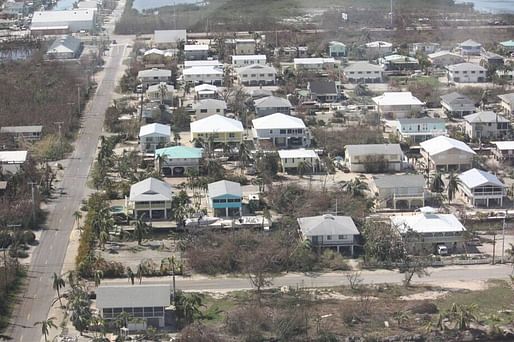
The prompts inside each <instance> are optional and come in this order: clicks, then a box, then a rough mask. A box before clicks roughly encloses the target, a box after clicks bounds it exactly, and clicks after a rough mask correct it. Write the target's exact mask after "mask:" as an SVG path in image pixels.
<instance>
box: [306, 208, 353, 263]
mask: <svg viewBox="0 0 514 342" xmlns="http://www.w3.org/2000/svg"><path fill="white" fill-rule="evenodd" d="M298 226H299V227H300V234H301V236H302V238H303V239H304V240H309V241H310V243H311V245H312V247H313V248H319V249H321V248H330V249H332V248H333V249H335V250H337V252H339V253H341V252H346V253H347V254H349V255H351V256H353V254H354V248H355V246H356V245H358V244H359V243H358V241H357V239H358V236H359V231H358V230H357V227H356V226H355V223H354V222H353V220H352V218H351V217H350V216H335V215H330V214H326V215H321V216H312V217H300V218H298Z"/></svg>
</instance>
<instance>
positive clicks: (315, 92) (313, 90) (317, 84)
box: [307, 79, 340, 103]
mask: <svg viewBox="0 0 514 342" xmlns="http://www.w3.org/2000/svg"><path fill="white" fill-rule="evenodd" d="M307 89H308V90H309V92H310V95H311V100H314V101H318V102H321V103H332V102H336V101H338V100H339V97H340V96H339V91H338V90H337V87H336V83H335V82H334V81H330V80H321V79H320V80H312V81H309V82H308V83H307Z"/></svg>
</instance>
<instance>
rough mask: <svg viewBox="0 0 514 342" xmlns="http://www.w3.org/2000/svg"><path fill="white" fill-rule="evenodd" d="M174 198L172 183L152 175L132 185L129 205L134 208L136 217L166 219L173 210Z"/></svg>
mask: <svg viewBox="0 0 514 342" xmlns="http://www.w3.org/2000/svg"><path fill="white" fill-rule="evenodd" d="M172 199H173V193H172V187H171V185H169V184H168V183H166V182H163V181H161V180H158V179H156V178H152V177H150V178H147V179H145V180H142V181H140V182H138V183H136V184H133V185H132V186H131V187H130V195H129V198H128V204H127V207H128V208H130V209H132V211H133V213H134V218H136V219H138V218H144V219H145V220H156V219H157V220H158V219H164V220H166V219H167V218H168V217H169V214H170V211H171V200H172ZM143 215H144V216H143Z"/></svg>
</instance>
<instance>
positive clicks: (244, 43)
mask: <svg viewBox="0 0 514 342" xmlns="http://www.w3.org/2000/svg"><path fill="white" fill-rule="evenodd" d="M234 44H235V54H236V55H254V54H255V46H256V45H257V42H256V41H255V39H234Z"/></svg>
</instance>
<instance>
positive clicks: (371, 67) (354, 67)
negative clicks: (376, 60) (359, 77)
mask: <svg viewBox="0 0 514 342" xmlns="http://www.w3.org/2000/svg"><path fill="white" fill-rule="evenodd" d="M344 71H345V72H348V71H384V67H383V66H381V65H376V64H371V63H369V62H355V63H350V65H348V66H347V67H346V68H344Z"/></svg>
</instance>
